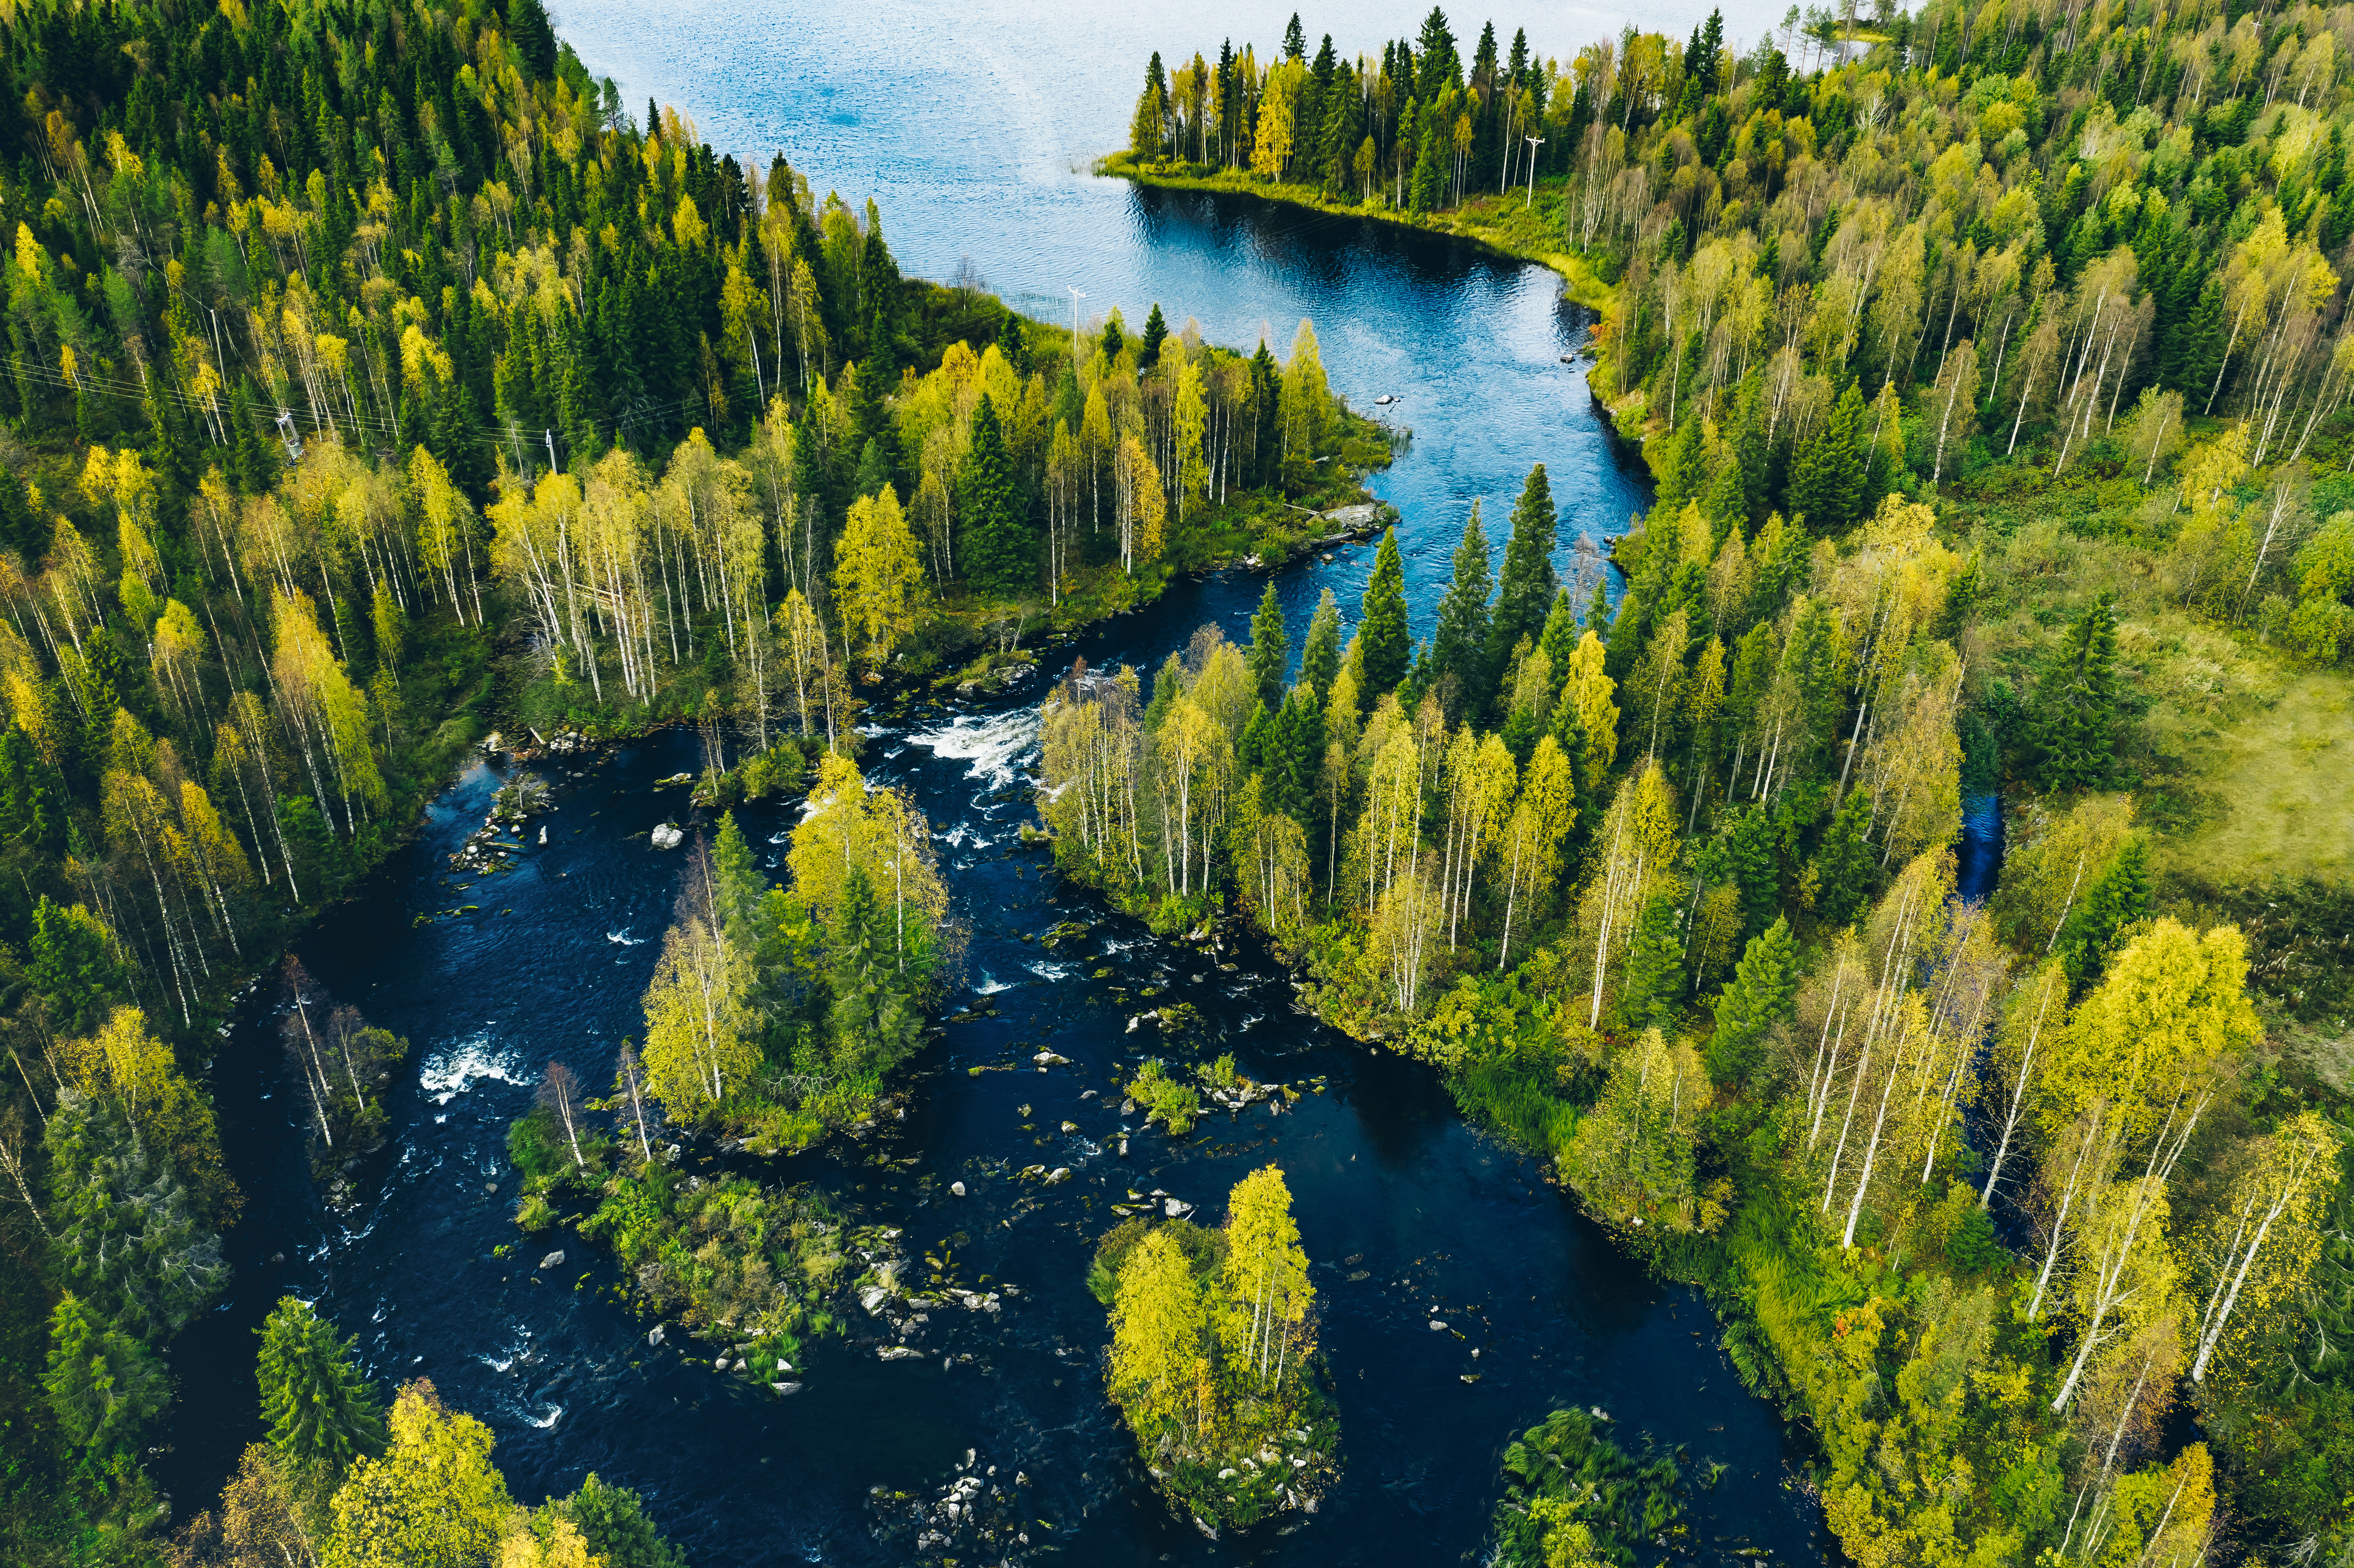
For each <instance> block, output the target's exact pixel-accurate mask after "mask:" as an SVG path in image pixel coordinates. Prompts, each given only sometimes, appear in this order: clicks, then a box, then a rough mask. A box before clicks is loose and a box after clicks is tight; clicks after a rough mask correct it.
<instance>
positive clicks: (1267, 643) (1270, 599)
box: [1243, 582, 1291, 714]
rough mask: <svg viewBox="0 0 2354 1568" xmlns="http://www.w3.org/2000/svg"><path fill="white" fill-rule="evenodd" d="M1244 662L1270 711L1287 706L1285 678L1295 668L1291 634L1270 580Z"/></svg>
mask: <svg viewBox="0 0 2354 1568" xmlns="http://www.w3.org/2000/svg"><path fill="white" fill-rule="evenodd" d="M1243 662H1245V663H1246V665H1248V666H1249V669H1250V673H1251V679H1252V680H1253V681H1255V682H1257V685H1258V700H1259V701H1260V702H1261V703H1262V704H1264V705H1266V707H1267V712H1268V713H1270V714H1272V713H1274V712H1275V711H1277V710H1278V708H1280V707H1282V706H1283V678H1284V676H1285V675H1287V674H1288V673H1290V671H1291V636H1290V633H1289V632H1288V631H1286V630H1284V625H1283V604H1282V602H1281V601H1280V600H1278V599H1277V598H1276V597H1275V584H1274V583H1272V582H1269V583H1268V584H1267V591H1266V592H1265V593H1263V594H1261V595H1260V596H1259V600H1258V611H1257V614H1255V615H1253V616H1252V617H1251V640H1250V652H1248V653H1246V654H1245V655H1244V660H1243Z"/></svg>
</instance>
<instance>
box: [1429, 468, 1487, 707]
mask: <svg viewBox="0 0 2354 1568" xmlns="http://www.w3.org/2000/svg"><path fill="white" fill-rule="evenodd" d="M1494 587H1495V585H1494V582H1493V580H1492V579H1491V578H1490V576H1489V574H1488V536H1487V535H1486V534H1484V533H1482V532H1481V531H1480V527H1479V503H1478V502H1477V501H1474V502H1472V503H1471V515H1470V516H1469V517H1468V518H1466V519H1465V520H1464V523H1463V538H1462V542H1461V543H1459V544H1458V545H1457V546H1455V575H1454V577H1452V578H1451V579H1450V580H1449V581H1448V583H1447V593H1446V596H1445V597H1444V598H1442V599H1440V600H1439V601H1438V629H1437V631H1436V632H1435V633H1434V634H1433V635H1432V637H1431V640H1430V659H1429V662H1430V665H1431V670H1432V680H1433V682H1434V683H1436V682H1438V681H1443V680H1445V679H1446V678H1447V676H1450V675H1451V676H1453V677H1454V678H1455V690H1454V693H1453V694H1452V695H1451V696H1449V697H1447V698H1445V699H1443V700H1444V701H1445V702H1446V705H1447V712H1448V713H1449V714H1450V715H1458V714H1465V713H1475V714H1476V713H1479V712H1482V711H1484V710H1485V708H1486V706H1487V703H1486V695H1487V686H1488V683H1487V681H1486V679H1485V676H1486V673H1487V662H1488V626H1489V620H1488V596H1489V595H1490V593H1491V592H1492V591H1493V590H1494Z"/></svg>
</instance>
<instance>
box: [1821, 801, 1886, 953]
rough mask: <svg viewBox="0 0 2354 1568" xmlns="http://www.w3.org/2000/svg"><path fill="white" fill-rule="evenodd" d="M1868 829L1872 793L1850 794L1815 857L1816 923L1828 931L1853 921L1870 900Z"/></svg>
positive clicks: (1870, 880)
mask: <svg viewBox="0 0 2354 1568" xmlns="http://www.w3.org/2000/svg"><path fill="white" fill-rule="evenodd" d="M1871 825H1872V792H1871V791H1870V790H1868V789H1850V790H1849V791H1848V795H1847V799H1845V800H1841V801H1840V808H1839V810H1838V811H1837V812H1836V813H1834V814H1833V816H1832V817H1831V825H1830V829H1829V832H1825V833H1824V834H1823V842H1822V847H1821V848H1820V849H1819V850H1818V851H1817V852H1816V853H1815V919H1816V921H1817V923H1818V924H1819V925H1820V926H1821V927H1822V928H1823V929H1825V930H1827V931H1836V930H1838V929H1839V928H1840V927H1842V926H1845V925H1846V924H1847V923H1848V922H1849V921H1850V920H1852V919H1854V918H1855V917H1856V914H1857V912H1858V911H1860V910H1861V909H1862V907H1863V906H1864V903H1865V901H1866V900H1867V899H1869V898H1870V897H1871V896H1872V863H1873V859H1874V857H1873V855H1872V845H1871V843H1870V842H1869V841H1868V840H1867V839H1866V838H1865V837H1864V834H1865V832H1867V831H1868V830H1869V829H1870V827H1871Z"/></svg>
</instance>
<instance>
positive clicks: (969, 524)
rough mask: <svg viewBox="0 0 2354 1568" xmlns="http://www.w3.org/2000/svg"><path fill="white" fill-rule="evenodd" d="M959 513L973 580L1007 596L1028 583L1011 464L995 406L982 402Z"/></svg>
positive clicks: (1026, 542) (1027, 555)
mask: <svg viewBox="0 0 2354 1568" xmlns="http://www.w3.org/2000/svg"><path fill="white" fill-rule="evenodd" d="M960 489H961V491H962V493H961V494H960V497H959V506H958V512H959V515H960V521H961V522H962V524H963V526H964V530H965V546H964V550H963V551H962V552H961V554H962V555H963V557H964V559H965V560H966V561H968V562H969V563H970V565H971V567H972V575H973V578H974V580H975V581H977V582H980V583H982V584H985V585H986V586H988V587H990V588H995V589H997V590H999V591H1000V592H1003V593H1014V592H1019V591H1020V590H1021V589H1022V588H1024V587H1026V586H1027V585H1028V583H1029V578H1030V567H1031V563H1030V541H1029V540H1028V539H1027V538H1025V537H1023V530H1022V524H1021V521H1020V519H1019V518H1018V517H1017V516H1016V515H1015V508H1016V501H1015V497H1014V493H1013V465H1012V463H1011V462H1010V461H1008V459H1007V457H1006V453H1005V433H1004V430H1003V429H1002V427H1001V426H1000V425H999V423H998V418H997V406H996V404H995V402H993V401H992V400H991V399H990V398H989V397H982V398H981V406H980V408H977V409H975V410H974V411H973V417H972V450H971V452H970V454H969V455H968V456H967V457H966V458H965V461H964V472H963V474H962V476H961V479H960Z"/></svg>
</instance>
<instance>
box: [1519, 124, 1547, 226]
mask: <svg viewBox="0 0 2354 1568" xmlns="http://www.w3.org/2000/svg"><path fill="white" fill-rule="evenodd" d="M1521 140H1522V141H1523V142H1526V143H1528V144H1529V194H1528V199H1527V200H1525V201H1523V202H1522V203H1521V210H1522V212H1526V211H1528V209H1529V208H1530V207H1533V206H1535V205H1536V199H1537V149H1538V148H1539V147H1542V146H1543V145H1544V142H1545V139H1544V138H1543V137H1542V136H1523V137H1522V138H1521Z"/></svg>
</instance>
